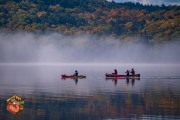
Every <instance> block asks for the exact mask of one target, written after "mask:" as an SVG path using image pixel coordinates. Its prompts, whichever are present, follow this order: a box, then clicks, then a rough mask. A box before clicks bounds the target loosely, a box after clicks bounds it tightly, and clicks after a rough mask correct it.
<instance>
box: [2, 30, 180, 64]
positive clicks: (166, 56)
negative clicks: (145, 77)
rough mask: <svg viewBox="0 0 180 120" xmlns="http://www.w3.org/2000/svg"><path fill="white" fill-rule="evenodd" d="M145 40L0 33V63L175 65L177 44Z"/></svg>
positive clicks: (177, 59) (95, 36) (177, 51)
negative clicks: (153, 44) (147, 42)
mask: <svg viewBox="0 0 180 120" xmlns="http://www.w3.org/2000/svg"><path fill="white" fill-rule="evenodd" d="M144 41H146V40H145V39H144V40H142V38H140V40H138V38H137V39H135V40H134V39H133V40H129V41H122V40H120V39H113V38H110V37H106V36H97V35H82V34H80V35H76V36H65V35H63V34H61V33H48V34H46V33H44V34H37V33H35V34H34V33H25V32H22V33H21V32H18V33H14V32H13V33H0V43H1V44H0V56H1V57H0V63H125V64H126V63H133V64H138V63H150V64H153V63H155V64H156V63H158V64H159V63H160V64H169V63H170V64H173V63H175V64H179V61H180V55H179V53H180V48H179V45H180V44H179V43H180V42H179V41H172V42H166V43H164V44H160V45H155V46H151V45H149V44H146V42H144Z"/></svg>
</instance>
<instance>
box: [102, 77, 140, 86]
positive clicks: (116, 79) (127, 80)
mask: <svg viewBox="0 0 180 120" xmlns="http://www.w3.org/2000/svg"><path fill="white" fill-rule="evenodd" d="M105 79H106V80H112V81H113V82H114V85H115V86H116V85H117V82H118V80H126V84H127V85H129V83H130V82H131V85H132V86H134V83H135V80H140V78H123V79H122V78H117V77H114V78H105Z"/></svg>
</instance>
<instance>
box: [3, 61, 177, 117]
mask: <svg viewBox="0 0 180 120" xmlns="http://www.w3.org/2000/svg"><path fill="white" fill-rule="evenodd" d="M114 67H116V68H117V69H118V66H98V67H97V66H85V65H84V66H73V65H71V66H6V65H4V66H0V82H1V84H0V119H7V120H14V119H22V120H24V119H30V120H36V119H37V120H41V119H42V120H46V119H47V120H48V119H52V120H56V119H57V120H59V119H63V120H66V119H77V120H81V119H82V120H84V119H89V120H92V119H123V118H127V119H180V115H179V113H180V102H179V101H180V88H179V86H180V77H179V74H178V70H180V68H179V67H159V68H157V67H155V66H154V67H147V66H141V67H137V66H136V67H135V70H136V72H138V73H140V74H141V78H140V79H105V77H104V74H105V73H106V72H108V73H110V72H113V69H114ZM75 69H78V71H79V73H82V74H85V75H87V78H86V79H61V77H60V75H61V74H64V73H67V74H73V72H74V70H75ZM126 69H131V68H129V67H126V66H124V67H121V68H119V69H118V70H119V71H118V72H119V73H120V74H124V71H125V70H126ZM12 95H18V96H20V97H22V98H23V99H24V102H25V104H24V110H23V111H22V112H20V113H18V114H17V115H14V114H11V113H9V112H8V111H7V110H6V99H7V98H8V97H10V96H12Z"/></svg>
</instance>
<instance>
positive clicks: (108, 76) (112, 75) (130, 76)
mask: <svg viewBox="0 0 180 120" xmlns="http://www.w3.org/2000/svg"><path fill="white" fill-rule="evenodd" d="M105 76H106V78H140V74H135V75H129V76H126V75H114V74H107V73H106V74H105Z"/></svg>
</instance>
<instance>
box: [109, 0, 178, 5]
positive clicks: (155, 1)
mask: <svg viewBox="0 0 180 120" xmlns="http://www.w3.org/2000/svg"><path fill="white" fill-rule="evenodd" d="M108 1H112V0H108ZM114 1H115V2H135V3H136V2H139V3H142V4H149V5H151V4H152V5H162V4H164V5H180V0H114Z"/></svg>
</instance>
